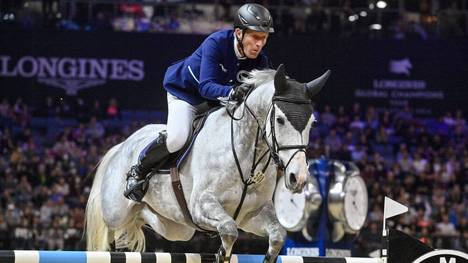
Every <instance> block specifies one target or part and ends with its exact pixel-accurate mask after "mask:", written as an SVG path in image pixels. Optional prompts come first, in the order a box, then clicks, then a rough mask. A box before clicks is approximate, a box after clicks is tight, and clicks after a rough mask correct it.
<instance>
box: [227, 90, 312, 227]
mask: <svg viewBox="0 0 468 263" xmlns="http://www.w3.org/2000/svg"><path fill="white" fill-rule="evenodd" d="M252 90H253V89H250V90H249V92H248V93H247V94H246V96H245V99H244V108H243V111H242V115H241V116H240V117H239V118H236V117H235V116H234V114H235V111H236V110H237V107H236V108H234V109H233V111H232V112H231V111H230V110H229V108H226V111H227V113H228V115H229V116H230V117H231V149H232V153H233V155H234V160H235V162H236V166H237V170H238V172H239V176H240V179H241V181H242V183H243V184H244V187H243V189H242V196H241V199H240V201H239V204H238V206H237V208H236V210H235V212H234V215H233V219H234V220H236V219H237V217H238V215H239V212H240V210H241V208H242V205H243V203H244V200H245V197H246V195H247V188H248V186H249V185H252V184H254V183H258V182H260V181H262V180H263V177H264V176H265V175H264V174H265V171H266V169H267V168H268V165H269V164H270V161H271V159H273V161H274V162H275V165H276V167H277V170H278V171H279V172H282V173H284V171H285V170H286V168H287V167H288V165H289V163H290V162H291V160H292V159H293V158H294V156H295V155H296V154H297V153H299V152H304V154H305V151H306V148H307V145H283V146H280V145H279V143H278V141H277V139H276V133H275V102H277V101H281V102H286V103H295V104H310V103H311V101H310V100H305V99H294V98H288V97H283V96H273V98H272V103H271V106H270V110H269V111H271V113H270V126H271V131H270V135H271V136H272V145H270V144H269V143H268V140H267V137H268V136H267V131H266V120H265V122H264V124H263V125H262V124H261V123H260V121H259V120H258V118H257V116H255V114H254V112H253V111H252V109H251V108H250V107H249V105H248V104H247V98H248V97H249V96H250V94H251V93H252ZM245 109H247V111H248V112H249V113H250V115H252V117H253V118H254V119H255V121H256V122H257V134H256V137H255V147H254V155H253V161H252V167H251V169H250V176H249V178H248V179H247V180H245V179H244V174H243V172H242V168H241V166H240V162H239V158H238V156H237V152H236V149H235V144H234V121H238V120H241V119H243V118H244V116H245ZM260 134H261V138H262V139H263V140H264V141H265V143H266V144H267V146H268V150H266V151H265V152H264V153H263V154H262V155H261V156H260V157H259V159H258V160H257V161H256V156H257V145H258V141H259V138H260ZM295 149H296V150H297V151H296V152H295V153H294V154H293V155H292V156H291V157H290V158H289V160H288V162H287V163H286V165H284V163H283V161H282V160H281V159H280V158H279V152H280V151H283V150H295ZM267 153H270V154H269V156H268V161H267V163H266V164H265V165H264V166H263V168H262V170H261V172H257V174H255V170H256V169H257V167H258V165H259V164H260V162H261V161H262V160H263V159H264V158H265V156H266V155H267Z"/></svg>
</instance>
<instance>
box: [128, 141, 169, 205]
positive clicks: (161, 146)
mask: <svg viewBox="0 0 468 263" xmlns="http://www.w3.org/2000/svg"><path fill="white" fill-rule="evenodd" d="M169 154H170V152H169V151H168V150H167V146H166V135H165V134H164V133H160V134H159V136H158V138H156V139H155V140H154V141H152V142H151V143H150V144H149V145H148V146H146V148H145V149H144V150H143V151H142V153H141V154H140V157H139V160H138V164H136V165H134V166H132V167H131V168H130V171H128V173H127V187H126V189H125V192H124V196H125V197H126V198H128V199H130V200H133V201H137V202H141V199H143V197H144V196H145V193H146V190H148V183H147V181H146V176H147V175H148V174H150V172H151V170H152V169H159V167H160V166H161V165H162V164H163V163H164V161H165V160H167V158H168V157H169Z"/></svg>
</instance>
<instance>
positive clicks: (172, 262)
mask: <svg viewBox="0 0 468 263" xmlns="http://www.w3.org/2000/svg"><path fill="white" fill-rule="evenodd" d="M263 258H264V256H263V255H241V254H239V255H232V257H231V263H261V262H262V261H263ZM214 261H215V255H214V254H192V253H137V252H91V251H39V250H7V251H0V262H1V263H213V262H214ZM277 263H382V260H381V259H380V258H351V257H349V258H326V257H300V256H279V257H278V260H277Z"/></svg>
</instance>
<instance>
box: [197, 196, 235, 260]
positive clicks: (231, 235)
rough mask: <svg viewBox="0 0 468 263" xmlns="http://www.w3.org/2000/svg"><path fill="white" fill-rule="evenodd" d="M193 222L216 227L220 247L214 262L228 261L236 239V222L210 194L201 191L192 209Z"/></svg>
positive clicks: (206, 226)
mask: <svg viewBox="0 0 468 263" xmlns="http://www.w3.org/2000/svg"><path fill="white" fill-rule="evenodd" d="M193 221H194V223H195V224H197V225H200V226H201V227H204V228H207V229H216V230H217V231H218V233H219V236H220V238H221V242H222V244H221V247H220V249H219V251H218V254H217V255H216V262H217V263H222V262H229V261H230V258H231V254H232V247H233V245H234V242H236V240H237V236H238V231H237V224H236V222H235V221H234V219H232V217H231V216H229V215H228V214H227V213H226V211H224V208H223V207H222V206H221V204H220V203H219V201H218V200H217V199H216V197H214V196H213V195H212V194H209V193H202V194H201V195H200V198H199V200H198V202H197V203H196V204H195V208H194V211H193Z"/></svg>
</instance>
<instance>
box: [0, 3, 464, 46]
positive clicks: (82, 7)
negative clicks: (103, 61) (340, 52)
mask: <svg viewBox="0 0 468 263" xmlns="http://www.w3.org/2000/svg"><path fill="white" fill-rule="evenodd" d="M8 2H9V1H7V3H8ZM23 2H24V5H23V6H21V3H23ZM42 2H43V3H42V6H40V5H39V6H36V8H35V5H34V4H32V3H29V2H28V1H18V2H17V4H15V5H8V4H6V5H4V6H3V10H0V15H1V16H3V19H2V18H0V26H1V25H2V24H3V25H12V26H17V27H19V28H23V29H36V28H59V29H64V30H89V31H126V32H169V33H190V34H209V33H211V32H214V31H216V30H218V29H221V28H228V27H230V26H231V25H232V20H233V15H234V14H235V10H236V9H237V8H238V7H239V6H240V5H241V4H243V3H244V1H231V0H228V1H216V3H213V2H210V1H202V2H201V3H200V2H196V1H175V2H174V1H162V2H156V3H150V2H148V3H146V4H140V3H134V2H133V3H120V2H119V3H111V2H109V3H94V1H90V2H89V3H87V2H86V1H79V2H77V3H74V1H63V3H59V2H58V1H54V0H44V1H42ZM257 2H259V3H261V4H263V5H265V6H267V7H268V8H269V9H270V10H271V13H272V16H273V19H274V21H275V29H276V32H277V33H279V34H285V35H332V36H338V37H350V36H366V37H371V38H374V37H389V38H395V39H403V38H411V39H413V38H416V39H428V38H433V37H458V36H466V35H467V34H468V26H467V25H468V23H467V21H468V19H467V18H468V3H467V2H466V1H460V0H450V1H437V0H422V1H412V0H405V1H395V0H387V1H386V3H387V4H386V6H385V7H384V8H379V7H378V5H376V2H377V1H373V0H372V1H371V0H369V1H368V0H358V1H350V0H345V1H333V0H328V1H326V0H304V1H288V0H283V1H257ZM18 3H20V4H18Z"/></svg>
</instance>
